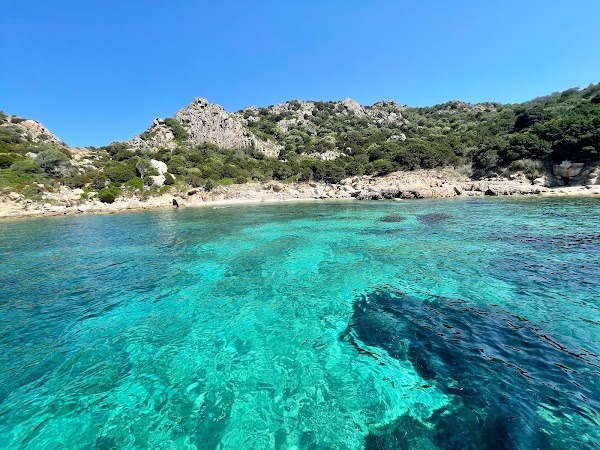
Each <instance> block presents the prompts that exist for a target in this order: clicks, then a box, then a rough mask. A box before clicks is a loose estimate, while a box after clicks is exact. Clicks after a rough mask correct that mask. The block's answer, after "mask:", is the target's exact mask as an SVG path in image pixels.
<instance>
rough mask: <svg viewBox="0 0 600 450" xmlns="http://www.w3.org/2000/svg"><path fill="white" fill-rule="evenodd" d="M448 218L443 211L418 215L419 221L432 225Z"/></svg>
mask: <svg viewBox="0 0 600 450" xmlns="http://www.w3.org/2000/svg"><path fill="white" fill-rule="evenodd" d="M449 218H450V216H449V215H448V214H445V213H431V214H421V215H420V216H419V222H421V223H424V224H427V225H434V224H438V223H441V222H445V221H446V220H448V219H449Z"/></svg>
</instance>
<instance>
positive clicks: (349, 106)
mask: <svg viewBox="0 0 600 450" xmlns="http://www.w3.org/2000/svg"><path fill="white" fill-rule="evenodd" d="M335 111H336V112H338V113H339V114H342V115H352V116H356V117H366V116H367V114H366V113H365V110H364V108H363V107H362V106H360V105H359V104H358V103H356V102H355V101H354V100H352V99H351V98H345V99H344V100H342V101H341V102H339V103H338V104H336V105H335Z"/></svg>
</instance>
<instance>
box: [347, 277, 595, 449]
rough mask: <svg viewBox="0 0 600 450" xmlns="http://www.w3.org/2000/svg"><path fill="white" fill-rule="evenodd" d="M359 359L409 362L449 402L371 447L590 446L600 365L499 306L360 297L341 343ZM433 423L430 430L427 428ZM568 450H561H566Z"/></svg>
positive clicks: (373, 437)
mask: <svg viewBox="0 0 600 450" xmlns="http://www.w3.org/2000/svg"><path fill="white" fill-rule="evenodd" d="M341 339H342V340H345V341H347V342H349V343H350V344H351V345H352V346H353V347H355V348H356V350H357V352H358V354H359V355H361V357H374V358H377V353H378V352H377V351H374V350H376V349H377V348H379V349H383V350H385V351H386V352H387V353H388V354H389V355H390V356H391V357H393V358H395V359H398V360H408V361H410V362H411V363H412V365H413V366H414V368H415V369H416V370H417V372H418V373H419V374H420V375H421V377H422V378H424V379H425V380H426V381H427V383H428V384H430V385H431V386H435V387H437V388H438V389H441V390H442V391H443V392H445V393H446V394H447V395H448V396H450V398H452V399H453V401H452V402H451V406H450V407H448V408H447V409H444V410H443V411H437V412H436V414H434V416H433V417H432V418H431V419H429V421H428V422H430V423H426V424H425V423H420V422H419V421H416V420H414V419H413V418H411V417H410V412H409V415H407V416H406V417H401V418H399V419H398V421H397V422H396V423H392V424H390V425H389V426H388V427H387V428H386V429H385V430H377V431H376V432H374V433H371V434H370V435H369V436H368V437H367V440H366V445H367V447H368V448H402V447H406V446H409V447H410V446H413V445H417V442H420V444H419V445H422V444H423V442H422V441H423V439H425V440H427V441H428V442H429V445H433V446H435V447H438V448H511V449H512V448H522V449H529V448H593V445H595V444H594V443H593V441H592V439H593V436H594V435H595V434H597V430H598V427H600V403H599V399H600V383H599V380H600V359H599V358H598V356H597V355H595V354H593V353H591V352H589V351H587V350H585V349H582V348H576V347H573V346H571V345H569V344H567V343H565V342H561V339H560V338H557V337H554V336H550V335H549V334H548V333H546V332H545V331H544V330H543V329H542V328H540V327H538V326H537V325H536V324H533V323H531V322H529V321H528V320H526V319H525V318H522V317H518V316H516V315H513V314H510V313H508V312H506V311H504V310H503V309H502V308H500V307H499V306H496V305H492V306H485V307H482V306H480V305H475V304H472V303H469V302H466V301H463V300H459V299H448V298H443V297H432V298H429V299H426V300H421V299H419V298H416V297H412V296H409V295H405V294H403V293H401V292H398V291H396V290H394V289H391V288H390V289H377V290H375V291H372V292H370V293H368V294H366V295H364V296H361V297H359V298H358V299H357V300H356V302H355V304H354V309H353V315H352V319H351V321H350V323H349V325H348V327H347V329H346V331H345V332H344V334H343V335H342V336H341ZM431 425H433V426H431ZM565 445H566V447H565Z"/></svg>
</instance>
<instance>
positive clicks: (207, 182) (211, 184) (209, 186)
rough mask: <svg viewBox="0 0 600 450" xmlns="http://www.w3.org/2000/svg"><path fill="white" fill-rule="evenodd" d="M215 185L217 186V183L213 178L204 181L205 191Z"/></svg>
mask: <svg viewBox="0 0 600 450" xmlns="http://www.w3.org/2000/svg"><path fill="white" fill-rule="evenodd" d="M215 187H217V183H215V180H213V179H212V178H209V179H208V180H206V183H205V184H204V190H205V191H206V192H210V191H212V190H213V189H214V188H215Z"/></svg>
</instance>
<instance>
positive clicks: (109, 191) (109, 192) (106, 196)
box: [98, 186, 121, 203]
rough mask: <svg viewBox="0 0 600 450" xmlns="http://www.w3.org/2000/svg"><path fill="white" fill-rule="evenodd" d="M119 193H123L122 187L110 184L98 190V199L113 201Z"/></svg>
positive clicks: (104, 201) (105, 201) (107, 201)
mask: <svg viewBox="0 0 600 450" xmlns="http://www.w3.org/2000/svg"><path fill="white" fill-rule="evenodd" d="M119 195H121V189H119V188H118V187H116V186H110V187H105V188H104V189H101V190H100V192H98V199H99V200H100V201H101V202H103V203H113V202H114V201H115V199H116V198H117V197H118V196H119Z"/></svg>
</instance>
